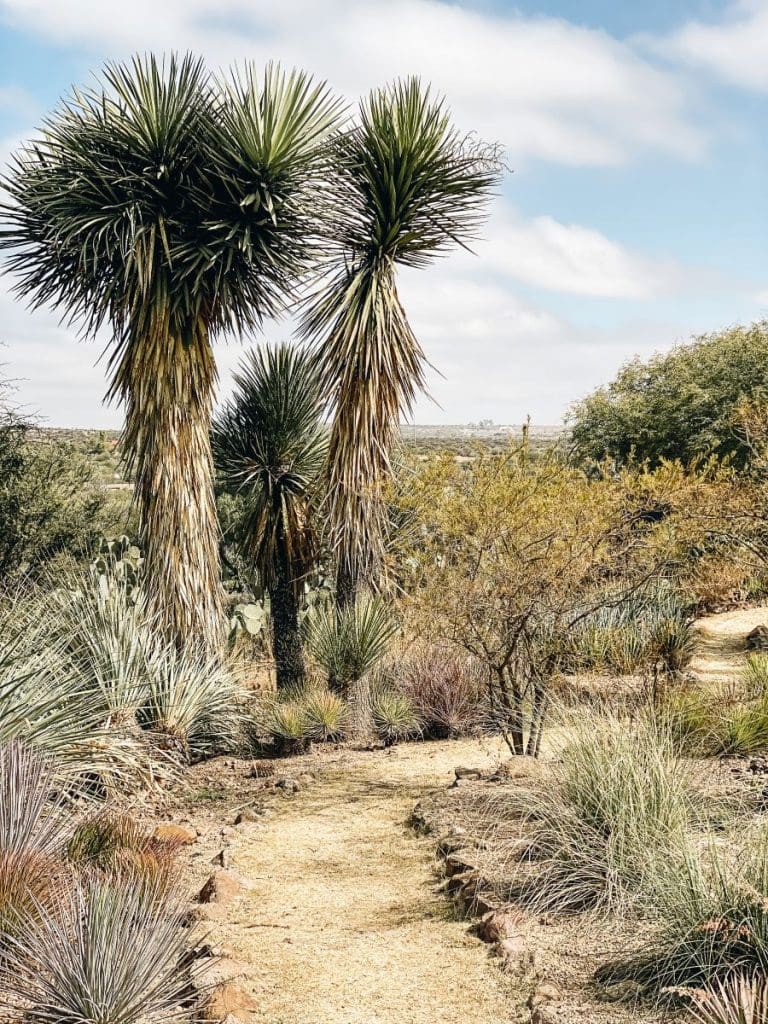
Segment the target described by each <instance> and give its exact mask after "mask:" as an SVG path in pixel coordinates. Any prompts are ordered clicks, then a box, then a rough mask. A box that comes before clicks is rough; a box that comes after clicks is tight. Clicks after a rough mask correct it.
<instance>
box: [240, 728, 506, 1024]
mask: <svg viewBox="0 0 768 1024" xmlns="http://www.w3.org/2000/svg"><path fill="white" fill-rule="evenodd" d="M496 749H498V748H496ZM496 756H497V755H496V753H495V752H494V751H492V750H490V749H489V748H488V746H487V745H485V746H481V745H480V744H478V743H477V742H470V741H461V742H453V743H426V744H425V743H422V744H409V745H404V746H402V747H397V748H395V749H393V750H392V751H391V752H390V753H388V754H386V755H382V754H380V753H379V754H370V753H363V752H361V753H354V752H353V753H350V752H346V753H344V755H343V757H339V758H337V759H336V760H334V758H333V757H331V758H328V757H324V758H323V767H322V771H321V773H320V775H319V778H318V781H317V782H316V783H315V784H313V785H311V786H310V787H309V788H307V789H306V790H304V791H302V792H300V793H299V794H297V795H296V796H294V797H292V798H291V799H288V800H286V801H285V803H284V805H282V806H281V807H280V809H279V810H278V811H277V812H276V813H275V815H274V816H271V817H270V820H269V822H268V824H267V825H266V827H260V826H259V825H258V824H254V825H253V826H251V827H250V829H249V828H248V827H246V829H245V831H244V832H242V833H241V834H240V835H238V837H237V841H236V842H235V843H234V845H233V847H232V862H231V863H232V867H233V868H234V870H236V871H237V872H238V873H239V874H240V875H241V876H242V877H243V878H244V879H246V880H247V881H248V882H249V883H250V885H251V886H252V888H251V889H250V890H249V891H247V892H246V893H245V894H244V895H243V896H242V897H241V898H240V899H239V900H238V902H237V904H236V905H235V906H234V907H233V908H231V910H230V911H229V913H228V914H227V917H228V924H227V931H228V936H227V938H228V942H229V944H230V945H231V947H232V951H233V953H234V955H235V956H236V957H237V958H238V959H239V960H241V961H243V962H244V964H246V965H247V966H248V971H247V981H246V985H247V987H248V988H249V989H250V990H251V991H252V992H253V995H254V998H255V1000H256V1001H257V1003H258V1005H259V1007H260V1009H259V1011H258V1012H257V1013H256V1014H254V1015H253V1017H252V1020H253V1021H258V1022H259V1024H325V1022H333V1024H494V1022H496V1021H512V1020H514V1019H515V1017H514V1005H515V1000H514V998H513V991H512V985H513V983H512V981H510V980H509V979H508V978H507V977H505V975H504V974H503V973H502V972H501V971H500V970H499V968H498V966H497V965H495V964H494V963H493V961H492V960H491V959H490V958H489V956H488V953H487V947H485V946H483V945H482V944H481V943H480V942H478V941H477V940H476V939H474V938H472V937H471V936H469V935H467V925H466V922H462V921H456V920H452V919H451V916H450V908H449V905H448V903H447V901H446V900H445V899H444V897H442V896H439V895H436V894H435V893H434V892H433V888H434V884H435V878H434V875H433V873H432V858H433V853H434V838H432V839H423V838H420V837H418V836H416V835H415V834H414V833H413V832H412V831H411V830H410V829H409V828H408V827H407V824H406V823H407V819H408V816H409V814H410V812H411V810H412V808H413V805H414V803H415V802H416V800H418V799H419V797H420V796H422V795H424V793H426V792H428V791H429V790H431V789H434V788H436V787H437V786H444V785H446V784H447V783H448V782H449V781H450V779H451V777H452V773H453V768H454V767H455V766H456V765H458V764H470V765H472V766H478V767H479V766H483V765H487V764H490V763H491V762H492V761H493V760H494V758H495V757H496Z"/></svg>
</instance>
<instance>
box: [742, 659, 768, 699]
mask: <svg viewBox="0 0 768 1024" xmlns="http://www.w3.org/2000/svg"><path fill="white" fill-rule="evenodd" d="M743 675H744V684H745V686H746V688H747V692H748V693H749V694H751V695H752V696H755V697H768V654H762V653H760V652H753V653H752V654H748V655H747V657H746V660H745V662H744V672H743Z"/></svg>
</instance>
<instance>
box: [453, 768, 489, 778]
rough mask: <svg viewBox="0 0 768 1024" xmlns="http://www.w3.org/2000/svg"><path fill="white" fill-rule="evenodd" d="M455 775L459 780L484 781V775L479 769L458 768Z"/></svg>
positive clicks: (454, 772)
mask: <svg viewBox="0 0 768 1024" xmlns="http://www.w3.org/2000/svg"><path fill="white" fill-rule="evenodd" d="M453 774H454V775H455V776H456V778H457V779H482V777H483V773H482V772H481V771H480V769H479V768H462V767H461V766H459V767H458V768H454V769H453Z"/></svg>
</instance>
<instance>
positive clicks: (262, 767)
mask: <svg viewBox="0 0 768 1024" xmlns="http://www.w3.org/2000/svg"><path fill="white" fill-rule="evenodd" d="M274 774H275V764H274V761H265V760H261V761H252V762H251V767H250V769H249V770H248V778H250V779H269V778H271V777H272V776H273V775H274Z"/></svg>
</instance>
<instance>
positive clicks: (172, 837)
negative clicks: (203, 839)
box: [152, 822, 197, 846]
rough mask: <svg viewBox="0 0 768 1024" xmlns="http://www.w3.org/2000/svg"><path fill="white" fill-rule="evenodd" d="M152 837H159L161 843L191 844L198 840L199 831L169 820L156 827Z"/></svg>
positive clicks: (174, 844)
mask: <svg viewBox="0 0 768 1024" xmlns="http://www.w3.org/2000/svg"><path fill="white" fill-rule="evenodd" d="M152 838H153V839H157V840H158V842H161V843H170V844H172V845H173V846H191V845H192V843H194V842H196V841H197V833H196V832H194V831H193V830H192V829H191V828H185V827H184V825H174V824H173V822H167V823H165V824H163V825H157V826H156V827H155V830H154V832H153V833H152Z"/></svg>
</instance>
